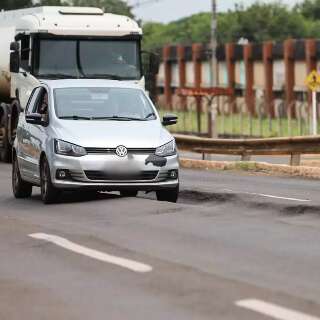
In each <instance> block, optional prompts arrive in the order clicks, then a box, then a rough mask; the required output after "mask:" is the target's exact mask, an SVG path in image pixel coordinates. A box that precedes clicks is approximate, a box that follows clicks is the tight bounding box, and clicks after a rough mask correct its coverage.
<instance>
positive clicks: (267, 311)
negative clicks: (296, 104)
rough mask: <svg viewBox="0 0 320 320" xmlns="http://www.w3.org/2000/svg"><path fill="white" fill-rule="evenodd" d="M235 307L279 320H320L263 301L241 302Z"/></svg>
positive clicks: (319, 319)
mask: <svg viewBox="0 0 320 320" xmlns="http://www.w3.org/2000/svg"><path fill="white" fill-rule="evenodd" d="M235 305H236V306H238V307H240V308H245V309H248V310H251V311H255V312H257V313H260V314H263V315H265V316H268V317H271V318H274V319H278V320H320V318H317V317H314V316H311V315H308V314H305V313H302V312H299V311H295V310H292V309H287V308H284V307H281V306H278V305H275V304H272V303H268V302H265V301H262V300H256V299H248V300H239V301H237V302H235Z"/></svg>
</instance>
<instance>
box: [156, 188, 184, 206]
mask: <svg viewBox="0 0 320 320" xmlns="http://www.w3.org/2000/svg"><path fill="white" fill-rule="evenodd" d="M156 194H157V199H158V201H168V202H173V203H176V202H177V201H178V197H179V185H177V186H176V187H175V188H170V189H164V190H158V191H156Z"/></svg>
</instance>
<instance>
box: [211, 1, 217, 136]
mask: <svg viewBox="0 0 320 320" xmlns="http://www.w3.org/2000/svg"><path fill="white" fill-rule="evenodd" d="M211 1H212V21H211V52H212V58H211V86H212V88H216V87H217V86H218V77H217V76H218V72H217V71H218V61H217V46H218V44H217V29H218V23H217V21H218V19H217V0H211ZM217 107H218V104H217V98H215V99H214V100H213V101H212V104H211V110H210V111H209V134H210V136H211V137H212V138H216V137H217V130H216V128H217V127H216V115H217Z"/></svg>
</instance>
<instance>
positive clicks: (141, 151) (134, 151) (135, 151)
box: [85, 148, 156, 154]
mask: <svg viewBox="0 0 320 320" xmlns="http://www.w3.org/2000/svg"><path fill="white" fill-rule="evenodd" d="M85 149H86V151H87V154H116V148H85ZM127 150H128V154H154V153H155V152H156V149H155V148H128V149H127Z"/></svg>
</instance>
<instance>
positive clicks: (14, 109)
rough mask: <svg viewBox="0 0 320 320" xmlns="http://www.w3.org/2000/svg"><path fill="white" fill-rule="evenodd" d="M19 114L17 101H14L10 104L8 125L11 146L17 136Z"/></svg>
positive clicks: (19, 108) (19, 107)
mask: <svg viewBox="0 0 320 320" xmlns="http://www.w3.org/2000/svg"><path fill="white" fill-rule="evenodd" d="M20 112H21V106H20V102H19V100H14V101H13V102H12V103H11V117H10V123H9V139H8V140H9V143H10V144H11V145H12V146H13V144H14V139H15V138H16V135H17V127H18V122H19V115H20Z"/></svg>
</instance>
